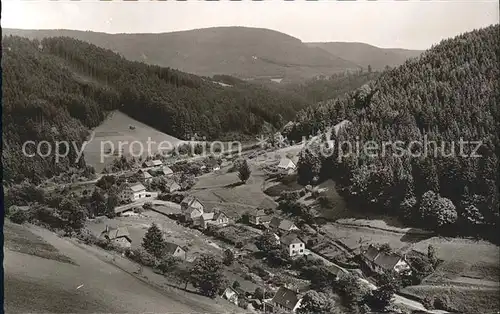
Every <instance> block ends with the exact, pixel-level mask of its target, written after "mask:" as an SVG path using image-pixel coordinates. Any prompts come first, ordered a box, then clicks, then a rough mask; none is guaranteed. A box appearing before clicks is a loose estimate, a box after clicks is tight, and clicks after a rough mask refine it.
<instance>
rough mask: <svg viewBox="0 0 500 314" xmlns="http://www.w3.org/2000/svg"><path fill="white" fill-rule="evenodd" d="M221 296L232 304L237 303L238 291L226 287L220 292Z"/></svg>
mask: <svg viewBox="0 0 500 314" xmlns="http://www.w3.org/2000/svg"><path fill="white" fill-rule="evenodd" d="M221 298H223V299H226V300H228V301H229V302H231V303H233V304H234V305H238V298H239V293H238V292H237V291H236V290H235V289H233V288H231V287H227V288H226V290H224V292H223V293H222V295H221Z"/></svg>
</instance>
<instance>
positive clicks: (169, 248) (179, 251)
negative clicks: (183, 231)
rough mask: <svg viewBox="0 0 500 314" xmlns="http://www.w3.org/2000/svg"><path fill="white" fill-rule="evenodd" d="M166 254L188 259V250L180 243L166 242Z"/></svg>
mask: <svg viewBox="0 0 500 314" xmlns="http://www.w3.org/2000/svg"><path fill="white" fill-rule="evenodd" d="M165 254H166V255H168V256H172V257H176V258H179V259H182V260H186V250H184V249H183V248H182V247H181V246H180V245H178V244H175V243H171V242H166V243H165Z"/></svg>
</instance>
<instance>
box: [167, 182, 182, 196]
mask: <svg viewBox="0 0 500 314" xmlns="http://www.w3.org/2000/svg"><path fill="white" fill-rule="evenodd" d="M180 189H181V186H180V185H179V184H177V182H175V181H174V180H169V181H167V182H166V183H165V192H167V193H174V192H177V191H179V190H180Z"/></svg>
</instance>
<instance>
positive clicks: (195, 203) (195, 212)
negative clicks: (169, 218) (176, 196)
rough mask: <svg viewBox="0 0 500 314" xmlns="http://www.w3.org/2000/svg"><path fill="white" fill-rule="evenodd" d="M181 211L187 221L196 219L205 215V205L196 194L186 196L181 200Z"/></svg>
mask: <svg viewBox="0 0 500 314" xmlns="http://www.w3.org/2000/svg"><path fill="white" fill-rule="evenodd" d="M181 212H182V214H183V215H184V219H185V220H186V221H194V220H195V219H196V218H198V217H200V216H201V215H203V213H204V212H205V206H203V204H202V203H201V202H200V201H199V200H198V199H197V198H196V197H194V196H191V195H189V196H186V197H185V198H184V199H183V200H182V202H181Z"/></svg>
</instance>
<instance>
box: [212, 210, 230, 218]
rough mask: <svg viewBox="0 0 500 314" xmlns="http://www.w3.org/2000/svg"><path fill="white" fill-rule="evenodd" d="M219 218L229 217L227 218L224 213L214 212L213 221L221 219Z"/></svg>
mask: <svg viewBox="0 0 500 314" xmlns="http://www.w3.org/2000/svg"><path fill="white" fill-rule="evenodd" d="M221 217H222V218H224V217H225V218H229V217H228V215H226V214H225V213H224V212H222V211H218V212H216V213H215V215H214V220H218V219H219V218H221Z"/></svg>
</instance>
